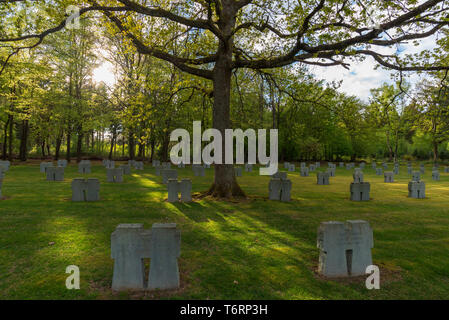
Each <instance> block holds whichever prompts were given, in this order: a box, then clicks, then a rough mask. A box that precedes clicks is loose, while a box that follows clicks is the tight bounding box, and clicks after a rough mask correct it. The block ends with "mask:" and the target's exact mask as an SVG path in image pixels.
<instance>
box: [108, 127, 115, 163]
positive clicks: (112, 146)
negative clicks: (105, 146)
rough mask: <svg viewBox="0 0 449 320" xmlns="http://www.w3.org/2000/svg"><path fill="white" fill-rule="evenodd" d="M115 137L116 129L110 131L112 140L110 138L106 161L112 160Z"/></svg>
mask: <svg viewBox="0 0 449 320" xmlns="http://www.w3.org/2000/svg"><path fill="white" fill-rule="evenodd" d="M116 136H117V129H115V128H114V129H113V130H112V138H111V148H110V150H109V156H108V159H109V160H112V152H113V151H114V146H115V139H116Z"/></svg>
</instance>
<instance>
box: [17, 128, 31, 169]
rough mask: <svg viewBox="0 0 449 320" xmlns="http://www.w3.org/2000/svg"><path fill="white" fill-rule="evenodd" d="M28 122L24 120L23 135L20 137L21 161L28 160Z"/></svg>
mask: <svg viewBox="0 0 449 320" xmlns="http://www.w3.org/2000/svg"><path fill="white" fill-rule="evenodd" d="M28 127H29V125H28V120H22V133H21V136H20V155H19V158H20V161H26V160H27V149H28V148H27V145H28Z"/></svg>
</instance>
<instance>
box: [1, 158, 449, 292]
mask: <svg viewBox="0 0 449 320" xmlns="http://www.w3.org/2000/svg"><path fill="white" fill-rule="evenodd" d="M116 165H117V163H116ZM417 169H418V167H417V165H415V170H417ZM297 170H299V169H298V168H297ZM321 170H324V168H321ZM390 170H392V165H391V164H390ZM178 172H179V178H187V177H189V178H191V179H192V181H193V191H194V192H199V191H204V190H206V189H207V188H208V187H209V186H210V184H211V181H212V179H213V169H206V177H193V172H192V170H191V168H186V169H178ZM352 172H353V170H346V169H345V168H337V176H336V177H334V178H331V185H329V186H319V185H317V184H316V175H315V173H311V176H310V177H300V175H299V172H298V171H297V172H295V173H289V174H288V176H289V178H290V179H291V181H292V184H293V187H292V201H291V202H290V203H280V202H277V201H268V199H267V198H268V182H269V177H265V176H259V174H258V170H254V171H253V172H252V173H247V172H243V177H239V178H237V179H238V181H239V183H240V185H241V186H242V188H243V189H244V190H245V191H246V192H247V194H248V195H249V199H248V200H247V201H244V202H235V203H233V202H216V201H211V200H208V199H203V200H201V201H197V202H194V203H187V204H184V203H179V204H170V203H168V202H166V201H164V200H165V199H166V198H167V192H166V187H165V186H164V185H162V183H161V181H162V178H161V177H158V176H156V175H155V173H154V169H153V168H150V166H149V165H147V166H146V169H145V170H144V171H140V172H139V171H136V170H133V171H132V174H131V175H130V176H125V182H124V183H122V184H112V183H107V182H106V170H105V169H104V168H103V167H102V166H101V164H100V163H99V162H96V163H94V166H93V168H92V174H90V175H88V176H89V177H93V178H99V179H100V183H101V190H100V196H101V201H99V202H92V203H73V202H71V201H70V198H71V187H70V183H71V180H72V179H73V178H76V177H80V176H81V175H80V174H78V173H77V166H75V165H74V164H72V165H71V166H70V167H69V168H67V169H66V172H65V180H64V181H63V182H48V181H46V180H45V175H44V174H43V173H40V172H39V165H38V163H37V162H35V163H28V164H26V165H14V166H12V167H11V169H10V171H9V172H7V174H6V177H5V179H4V180H3V188H2V194H3V196H5V197H6V200H2V201H0V299H110V298H113V299H128V298H137V299H140V298H143V299H156V298H162V299H448V298H449V174H447V173H443V168H440V172H441V181H439V182H437V181H432V179H431V165H429V166H427V167H426V173H425V174H424V175H423V176H422V179H423V180H424V181H425V182H426V196H427V198H426V199H421V200H418V199H409V198H407V193H408V192H407V183H408V181H409V180H410V177H409V176H408V175H407V169H406V168H405V167H404V166H403V167H401V170H400V175H399V176H396V177H395V180H396V182H395V183H391V184H387V183H384V182H383V175H382V176H376V175H375V171H374V170H373V169H371V167H370V165H367V168H366V169H365V170H364V173H365V181H368V182H370V183H371V200H370V201H369V202H351V201H349V199H348V198H349V184H350V182H351V181H352ZM349 219H362V220H367V221H369V222H370V224H371V227H372V228H373V230H374V249H373V251H372V254H373V263H374V264H376V265H378V266H379V267H380V270H381V282H380V285H381V289H380V290H367V289H366V288H365V278H364V277H362V278H357V279H353V280H349V281H347V280H324V279H322V278H321V277H319V276H318V275H317V274H316V268H317V264H318V255H319V251H318V249H317V247H316V237H317V228H318V226H319V224H320V222H323V221H330V220H336V221H345V220H349ZM156 222H175V223H177V224H178V228H179V229H180V230H181V233H182V242H181V258H180V259H179V267H180V273H181V288H180V290H177V291H171V292H147V293H144V294H142V293H135V292H122V293H112V292H111V289H110V288H111V282H112V270H113V260H112V259H111V257H110V236H111V233H112V232H113V231H114V229H115V227H116V226H117V225H118V224H120V223H144V226H145V228H150V227H151V225H152V224H153V223H156ZM68 265H77V266H79V268H80V275H81V289H80V290H67V289H66V287H65V280H66V277H67V276H68V274H66V273H65V270H66V267H67V266H68Z"/></svg>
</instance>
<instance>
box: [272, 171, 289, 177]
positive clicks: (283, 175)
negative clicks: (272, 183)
mask: <svg viewBox="0 0 449 320" xmlns="http://www.w3.org/2000/svg"><path fill="white" fill-rule="evenodd" d="M271 177H272V178H273V179H287V172H284V171H278V172H276V173H275V174H273V175H272V176H271Z"/></svg>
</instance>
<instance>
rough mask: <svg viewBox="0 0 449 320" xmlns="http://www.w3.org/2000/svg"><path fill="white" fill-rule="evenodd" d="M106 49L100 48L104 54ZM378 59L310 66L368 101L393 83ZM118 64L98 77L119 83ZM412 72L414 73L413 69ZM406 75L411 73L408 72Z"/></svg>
mask: <svg viewBox="0 0 449 320" xmlns="http://www.w3.org/2000/svg"><path fill="white" fill-rule="evenodd" d="M435 40H436V39H435V37H429V38H426V39H423V40H421V41H420V45H419V46H417V47H415V46H413V45H411V44H402V45H401V46H400V47H399V50H400V51H401V53H400V55H404V54H409V53H416V52H419V51H421V50H424V49H432V47H434V46H435ZM396 49H398V48H392V49H388V48H382V49H381V50H380V51H379V52H380V53H392V51H395V50H396ZM103 54H104V53H101V52H100V56H101V55H103ZM375 66H376V63H375V62H374V59H373V58H372V57H367V58H366V59H365V61H363V62H358V63H355V62H352V63H351V65H350V67H349V70H347V69H345V68H343V67H340V66H335V67H319V66H312V67H310V68H309V70H310V71H311V72H312V73H313V74H314V75H315V76H316V78H317V79H320V80H321V79H322V80H325V81H328V82H331V81H340V80H342V81H343V82H342V84H341V87H340V88H339V91H341V92H344V93H347V94H349V95H355V96H357V97H359V98H360V99H362V100H363V101H366V102H367V101H368V98H369V97H370V89H372V88H377V87H380V86H381V85H382V83H384V82H387V83H393V80H392V79H391V74H392V72H391V71H387V70H384V69H381V68H378V69H377V70H374V67H375ZM113 70H114V67H113V65H112V64H111V63H110V62H108V61H106V60H104V61H103V63H102V64H101V65H100V66H99V67H98V68H97V69H95V70H94V74H93V77H94V80H95V81H96V82H101V81H103V82H104V83H106V85H108V86H110V87H112V86H113V85H114V84H115V77H114V72H113ZM409 74H410V73H409ZM404 75H407V73H405V74H404ZM421 77H422V76H418V75H416V74H414V73H411V76H409V77H407V78H406V80H407V81H409V82H411V83H412V84H414V83H416V82H418V81H420V79H421Z"/></svg>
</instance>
